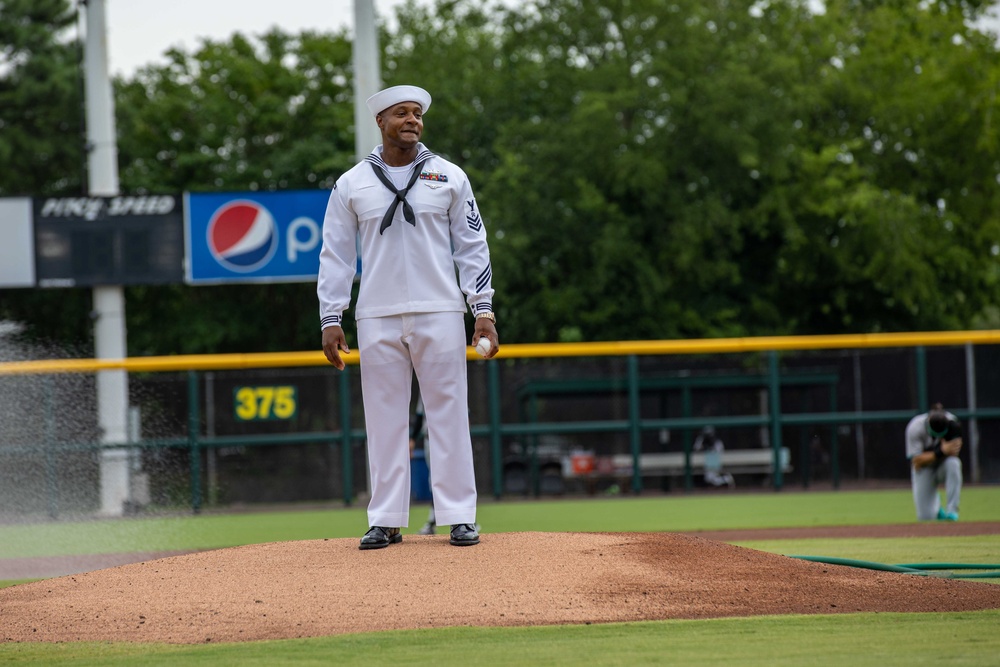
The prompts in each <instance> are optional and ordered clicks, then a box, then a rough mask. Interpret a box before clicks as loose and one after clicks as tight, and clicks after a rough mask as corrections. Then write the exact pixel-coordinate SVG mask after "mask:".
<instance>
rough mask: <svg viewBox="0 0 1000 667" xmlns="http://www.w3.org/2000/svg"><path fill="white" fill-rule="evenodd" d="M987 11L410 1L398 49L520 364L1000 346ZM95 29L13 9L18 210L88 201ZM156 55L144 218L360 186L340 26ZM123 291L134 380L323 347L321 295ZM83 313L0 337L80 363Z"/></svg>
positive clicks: (8, 7)
mask: <svg viewBox="0 0 1000 667" xmlns="http://www.w3.org/2000/svg"><path fill="white" fill-rule="evenodd" d="M988 4H989V3H987V2H975V1H972V0H964V1H959V0H951V1H945V0H938V1H936V2H924V3H914V2H910V1H907V0H899V1H893V2H873V1H869V0H828V2H826V3H825V11H823V12H822V13H816V12H815V11H814V10H813V8H812V7H811V4H810V3H808V2H805V1H803V0H772V1H769V2H764V1H762V0H757V1H753V2H751V1H750V0H707V1H706V0H671V1H670V2H663V1H662V0H603V1H602V2H593V1H591V0H529V1H528V2H524V3H517V4H516V5H512V6H507V5H505V4H503V3H496V4H494V3H490V4H483V3H481V2H477V1H474V0H448V1H445V2H439V3H416V2H412V1H411V2H409V3H408V4H404V5H402V6H400V7H398V8H397V10H396V13H395V16H394V18H393V20H392V21H383V22H382V24H381V26H380V37H379V39H380V44H381V49H382V65H383V67H382V71H383V79H384V81H385V83H386V84H387V85H391V84H397V83H416V84H418V85H422V86H423V87H425V88H427V89H428V90H430V91H431V93H432V95H433V96H434V105H433V107H432V109H431V111H430V112H429V113H428V114H427V117H426V118H425V123H426V125H425V133H424V141H425V143H426V144H427V145H428V147H429V148H431V150H433V151H435V152H437V153H440V154H442V155H444V156H446V157H447V158H449V159H451V160H452V161H454V162H457V163H458V164H460V165H461V166H462V167H463V168H464V169H465V170H466V171H467V172H468V173H469V175H470V177H471V179H472V182H473V186H474V188H475V190H476V194H477V199H478V200H479V204H480V208H481V210H482V212H483V216H484V219H485V220H486V224H487V230H488V234H489V236H490V243H491V252H492V256H493V269H494V271H493V274H494V287H495V289H496V290H497V294H496V299H495V307H496V311H497V318H498V326H499V330H500V332H501V337H502V340H503V341H505V342H552V341H577V340H634V339H661V338H702V337H719V336H753V335H775V334H816V333H867V332H878V331H905V330H947V329H961V328H1000V308H998V304H1000V141H998V137H997V133H998V124H1000V120H998V119H1000V113H998V112H1000V103H998V100H997V93H998V89H1000V58H998V49H997V43H996V40H995V36H994V35H989V34H983V33H982V32H980V31H978V30H977V29H976V28H974V27H972V26H973V21H974V20H975V19H976V18H977V17H979V16H980V15H981V14H982V12H984V11H985V10H986V9H987V6H988ZM74 24H75V8H74V7H73V4H72V3H70V2H69V1H68V0H14V1H11V2H5V3H2V4H0V110H2V111H0V196H15V195H26V194H30V195H62V194H78V193H81V192H83V191H85V188H86V174H85V173H84V170H85V163H86V159H85V157H86V156H85V153H84V145H83V136H82V128H83V120H82V109H83V102H82V83H81V76H82V74H81V57H80V54H81V49H80V46H79V44H78V43H77V41H76V40H75V39H74V33H75V28H74ZM164 55H165V62H163V63H157V64H151V65H148V66H146V67H144V68H143V69H141V70H140V71H138V72H137V73H136V74H134V75H133V76H130V77H125V78H120V79H117V80H115V82H114V95H115V106H116V119H117V127H118V135H119V137H118V148H119V173H120V181H121V188H122V191H123V192H127V193H139V194H142V193H160V192H176V191H183V190H187V191H213V190H217V191H225V190H281V189H309V188H320V189H327V188H330V187H331V186H332V184H333V182H334V181H335V180H336V178H337V177H338V176H339V175H340V174H341V173H343V172H344V171H346V170H347V169H349V168H350V167H351V166H352V165H353V163H354V160H355V156H354V127H353V125H354V118H353V92H352V91H353V81H352V76H353V72H352V67H351V36H350V35H349V33H348V32H347V31H346V30H342V31H339V32H320V31H305V32H302V33H300V34H288V33H285V32H282V31H280V30H272V31H271V32H269V33H267V34H263V35H256V36H248V35H243V34H239V33H235V34H233V35H232V36H231V37H230V38H229V39H227V40H221V41H216V40H202V41H201V42H200V43H199V45H198V46H197V47H196V48H194V49H193V50H191V51H190V52H188V51H184V50H180V49H172V50H170V51H168V52H166V53H165V54H164ZM125 295H126V304H127V313H126V321H127V327H128V345H129V354H130V355H142V354H173V353H202V352H252V351H273V350H300V349H314V348H317V347H318V345H319V330H318V327H319V322H318V305H317V301H316V296H315V285H314V284H310V283H299V284H275V285H250V286H244V285H239V286H235V285H229V286H213V287H205V286H198V287H189V286H185V285H170V286H155V287H153V286H136V287H128V288H126V290H125ZM90 298H91V295H90V290H85V289H53V290H2V291H0V319H9V320H14V321H18V322H22V323H24V324H25V326H26V329H25V334H24V335H26V336H27V337H29V338H33V339H39V340H47V341H53V342H59V343H64V344H68V345H74V346H80V345H83V346H86V345H87V344H88V341H89V340H90V336H91V331H90V327H91V322H90V320H89V318H88V317H87V314H88V313H89V311H90V308H91V305H90ZM267 312H271V313H278V314H279V315H280V316H278V317H266V318H265V317H264V316H263V315H262V313H267ZM347 315H348V322H347V326H348V329H349V331H348V333H349V337H351V336H352V334H353V332H352V331H351V327H352V324H351V322H350V315H351V312H350V311H349V312H348V313H347ZM352 339H353V338H352Z"/></svg>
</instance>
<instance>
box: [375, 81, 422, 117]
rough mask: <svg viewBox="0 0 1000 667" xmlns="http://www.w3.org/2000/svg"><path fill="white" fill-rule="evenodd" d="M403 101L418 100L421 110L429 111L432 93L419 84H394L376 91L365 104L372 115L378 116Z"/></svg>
mask: <svg viewBox="0 0 1000 667" xmlns="http://www.w3.org/2000/svg"><path fill="white" fill-rule="evenodd" d="M401 102H416V103H417V104H419V105H420V110H421V111H423V112H424V113H427V110H428V109H430V107H431V94H430V93H428V92H427V91H426V90H424V89H423V88H418V87H417V86H393V87H392V88H386V89H385V90H380V91H379V92H377V93H375V94H374V95H372V96H371V97H369V98H368V101H367V102H365V104H367V105H368V110H369V111H371V112H372V115H373V116H377V115H379V114H380V113H382V112H383V111H385V110H386V109H388V108H389V107H391V106H395V105H397V104H399V103H401Z"/></svg>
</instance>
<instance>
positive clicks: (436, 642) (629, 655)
mask: <svg viewBox="0 0 1000 667" xmlns="http://www.w3.org/2000/svg"><path fill="white" fill-rule="evenodd" d="M424 511H425V510H424V508H416V509H415V512H414V524H416V526H419V524H420V523H421V520H422V518H423V512H424ZM479 520H480V523H481V525H482V527H483V532H484V536H485V537H484V539H488V535H489V533H490V532H511V531H538V532H559V531H610V532H635V531H667V532H680V531H694V530H720V529H742V528H764V527H794V526H838V525H858V524H864V525H886V524H895V523H910V522H912V521H913V520H914V519H913V511H912V505H911V500H910V493H909V490H908V489H905V490H904V489H897V490H889V491H865V492H853V491H852V492H848V491H839V492H788V491H783V492H780V493H724V494H715V495H712V494H702V495H682V494H677V495H670V496H661V497H642V498H631V497H620V498H595V499H571V500H552V501H549V500H546V501H537V502H536V501H517V502H511V501H503V502H490V501H488V500H484V501H482V503H481V505H480V511H479ZM962 520H963V521H1000V487H966V489H965V490H964V491H963V495H962ZM365 527H366V521H365V513H364V509H363V508H346V509H342V508H336V509H323V510H309V511H285V512H267V513H254V514H250V513H247V514H213V515H202V516H194V517H169V518H142V519H122V520H100V521H87V522H66V523H44V524H36V525H12V526H0V558H16V557H33V556H49V555H69V554H96V553H117V552H126V551H159V550H175V549H205V548H218V547H226V546H236V545H241V544H253V543H261V542H274V541H285V540H302V539H317V538H323V537H358V536H360V534H361V533H362V532H363V531H364V529H365ZM414 530H415V528H411V529H410V530H409V532H413V531H414ZM735 544H738V545H740V546H744V547H748V548H754V549H760V550H764V551H770V552H774V553H781V554H786V555H810V556H824V557H827V556H828V557H838V558H848V559H857V560H865V561H875V562H878V563H917V562H920V563H926V562H932V563H933V562H947V563H1000V536H994V535H988V536H974V537H956V538H939V537H935V538H923V539H916V538H885V539H849V540H847V539H845V540H838V539H826V538H823V539H797V540H774V541H746V542H735ZM978 581H980V582H983V581H989V582H997V583H1000V581H998V580H992V579H991V580H982V579H980V580H978ZM5 583H12V582H5ZM997 596H998V607H1000V586H998V589H997ZM2 613H3V611H2V608H0V628H2ZM998 627H1000V609H998V610H993V611H987V612H975V613H960V614H843V615H827V616H781V617H758V618H749V619H714V620H700V621H662V622H647V623H629V624H606V625H589V626H588V625H585V626H556V627H537V628H502V629H494V628H468V627H466V628H449V629H442V630H425V631H405V632H384V633H371V634H361V635H346V636H338V637H326V638H318V639H309V640H287V641H270V642H252V643H244V644H226V645H214V646H213V645H206V646H201V645H199V646H171V645H159V644H155V645H151V644H141V645H135V644H108V643H64V644H40V643H39V644H34V643H32V644H0V663H4V664H7V663H10V664H36V665H202V664H204V665H209V664H210V665H230V664H232V665H236V664H238V665H240V666H241V667H246V666H250V665H313V664H315V665H329V664H337V665H355V664H357V665H362V664H364V665H370V664H371V663H372V662H378V663H382V662H387V663H390V664H400V665H426V664H434V665H435V666H436V667H445V666H449V665H467V664H469V663H470V662H475V663H477V664H484V665H647V664H650V665H655V664H664V665H666V664H670V665H741V666H742V665H751V666H752V665H842V664H851V665H852V667H864V666H867V665H873V666H874V665H924V664H928V665H931V664H933V665H939V664H947V665H996V664H998V661H1000V659H998V657H997V656H1000V632H998V631H997V628H998ZM373 656H377V657H373Z"/></svg>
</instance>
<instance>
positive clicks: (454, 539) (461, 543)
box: [450, 523, 479, 547]
mask: <svg viewBox="0 0 1000 667" xmlns="http://www.w3.org/2000/svg"><path fill="white" fill-rule="evenodd" d="M450 542H451V543H452V544H454V545H455V546H456V547H471V546H472V545H473V544H479V531H478V530H477V529H476V526H475V525H474V524H471V523H456V524H455V525H454V526H452V527H451V540H450Z"/></svg>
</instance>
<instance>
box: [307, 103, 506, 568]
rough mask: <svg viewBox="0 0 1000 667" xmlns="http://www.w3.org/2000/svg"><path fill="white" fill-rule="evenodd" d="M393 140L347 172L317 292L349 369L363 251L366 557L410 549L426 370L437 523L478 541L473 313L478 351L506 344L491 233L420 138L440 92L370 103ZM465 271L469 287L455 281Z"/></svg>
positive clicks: (337, 362)
mask: <svg viewBox="0 0 1000 667" xmlns="http://www.w3.org/2000/svg"><path fill="white" fill-rule="evenodd" d="M367 104H368V109H369V111H371V113H372V115H373V116H374V117H375V122H376V123H377V124H378V126H379V130H380V131H381V134H382V144H381V145H379V146H377V147H376V148H375V150H373V151H372V153H371V154H370V155H368V156H367V157H366V158H365V159H364V160H362V161H361V162H360V163H359V164H357V165H356V166H354V167H353V168H352V169H351V170H350V171H348V172H347V173H345V174H344V175H343V176H341V177H340V178H339V179H338V180H337V183H336V185H334V188H333V191H332V192H331V193H330V201H329V203H328V204H327V210H326V216H325V218H324V221H323V248H322V251H321V252H320V266H319V278H318V281H317V293H318V296H319V302H320V322H321V326H322V328H323V352H324V353H325V354H326V357H327V359H329V361H330V363H332V364H333V365H334V366H336V367H337V368H339V369H343V368H344V360H343V359H342V358H341V356H340V355H341V353H342V352H343V353H349V352H350V348H349V346H348V345H347V340H346V338H345V336H344V330H343V328H342V326H341V323H342V318H343V313H344V311H345V310H347V308H348V307H349V306H350V300H351V285H352V283H353V280H354V275H355V267H356V262H357V247H358V246H357V245H356V239H359V240H360V249H361V266H362V274H361V285H360V288H359V293H358V302H357V306H356V315H355V319H356V320H357V326H358V348H359V351H360V363H361V388H362V395H363V400H364V410H365V427H366V431H367V435H368V465H369V475H370V479H371V501H370V502H369V504H368V525H369V530H368V532H367V533H366V534H365V536H364V537H363V538H362V539H361V545H360V548H361V549H378V548H382V547H386V546H389V545H390V544H393V543H396V542H400V541H401V540H402V536H401V534H400V530H399V529H400V528H401V527H406V526H408V525H409V502H410V471H409V444H408V442H409V437H408V436H409V408H410V388H411V381H412V375H413V374H414V373H416V376H417V382H418V384H419V387H420V394H421V397H422V399H423V402H424V409H425V415H426V419H427V430H428V438H429V440H430V441H431V442H433V443H434V446H433V447H432V448H431V449H430V452H429V456H430V459H429V464H430V466H431V468H432V469H433V470H434V478H433V481H432V485H431V493H432V496H433V503H434V510H435V514H436V520H437V523H438V525H451V538H450V541H451V544H454V545H456V546H467V545H473V544H478V543H479V531H478V529H477V527H476V500H477V494H476V483H475V474H474V470H473V461H472V440H471V436H470V433H469V413H468V382H467V377H466V372H467V366H466V363H467V362H466V356H465V355H466V345H467V341H466V338H465V312H466V309H467V308H468V309H470V310H471V312H472V314H473V316H474V317H475V328H474V332H473V334H472V345H476V344H477V343H478V342H479V339H480V338H487V339H488V340H489V341H490V343H491V349H490V351H489V353H488V354H487V355H486V356H487V358H492V357H494V356H496V353H497V351H498V350H499V349H500V342H499V339H498V337H497V330H496V326H495V322H496V319H495V317H494V315H493V287H492V268H491V265H490V254H489V247H488V245H487V242H486V229H485V227H484V224H483V220H482V218H481V217H480V214H479V207H478V205H477V204H476V199H475V196H474V195H473V193H472V187H471V186H470V184H469V179H468V177H467V176H466V174H465V172H464V171H463V170H462V169H461V168H459V167H458V166H457V165H455V164H452V163H451V162H449V161H447V160H445V159H443V158H441V157H439V156H437V155H434V154H433V153H431V152H430V151H429V150H427V148H426V147H425V146H424V145H423V144H422V143H420V138H421V135H422V133H423V115H424V113H425V112H426V111H427V110H428V108H429V107H430V104H431V96H430V94H428V93H427V91H425V90H423V89H421V88H418V87H416V86H394V87H392V88H387V89H385V90H383V91H380V92H378V93H376V94H375V95H373V96H372V97H370V98H369V99H368V102H367ZM456 268H457V277H458V279H457V281H456Z"/></svg>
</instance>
